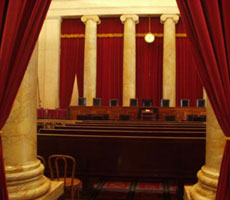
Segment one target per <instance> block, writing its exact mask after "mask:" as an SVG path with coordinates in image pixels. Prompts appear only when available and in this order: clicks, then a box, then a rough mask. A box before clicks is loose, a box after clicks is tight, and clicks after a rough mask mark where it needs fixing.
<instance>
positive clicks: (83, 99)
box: [78, 97, 86, 106]
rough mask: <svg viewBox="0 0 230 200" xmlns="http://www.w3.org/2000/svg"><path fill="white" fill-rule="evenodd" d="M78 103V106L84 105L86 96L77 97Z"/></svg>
mask: <svg viewBox="0 0 230 200" xmlns="http://www.w3.org/2000/svg"><path fill="white" fill-rule="evenodd" d="M78 105H79V106H86V98H85V97H79V98H78Z"/></svg>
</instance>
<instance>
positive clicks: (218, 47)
mask: <svg viewBox="0 0 230 200" xmlns="http://www.w3.org/2000/svg"><path fill="white" fill-rule="evenodd" d="M177 4H178V7H179V9H180V13H181V16H182V20H183V23H184V25H185V29H186V32H187V34H188V37H189V40H190V42H191V47H192V53H193V55H194V57H195V61H196V65H195V67H196V68H197V70H198V71H199V74H200V77H201V81H202V83H203V85H204V87H205V90H206V92H207V95H208V97H209V100H210V102H211V105H212V107H213V110H214V112H215V115H216V117H217V120H218V122H219V124H220V127H221V128H222V130H223V132H224V134H225V136H226V137H228V138H229V137H230V104H229V102H230V63H229V58H230V12H229V10H230V1H226V0H220V1H218V0H213V1H209V0H203V1H200V0H193V1H184V0H177ZM229 166H230V140H229V139H228V140H226V145H225V150H224V155H223V160H222V165H221V171H220V177H219V182H218V189H217V194H216V199H217V200H228V199H230V182H229V180H230V167H229Z"/></svg>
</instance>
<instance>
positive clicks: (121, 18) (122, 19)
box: [120, 15, 139, 24]
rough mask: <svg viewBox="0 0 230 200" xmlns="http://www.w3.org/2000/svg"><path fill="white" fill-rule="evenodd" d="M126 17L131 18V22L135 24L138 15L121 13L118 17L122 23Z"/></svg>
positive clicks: (137, 20)
mask: <svg viewBox="0 0 230 200" xmlns="http://www.w3.org/2000/svg"><path fill="white" fill-rule="evenodd" d="M127 19H132V20H133V22H135V23H136V24H138V23H139V17H138V15H121V17H120V20H121V22H122V24H124V23H125V21H126V20H127Z"/></svg>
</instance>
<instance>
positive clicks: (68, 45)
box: [59, 19, 84, 108]
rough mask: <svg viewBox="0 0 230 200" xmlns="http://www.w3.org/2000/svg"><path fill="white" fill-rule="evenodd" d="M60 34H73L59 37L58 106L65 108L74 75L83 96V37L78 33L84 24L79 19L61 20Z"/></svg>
mask: <svg viewBox="0 0 230 200" xmlns="http://www.w3.org/2000/svg"><path fill="white" fill-rule="evenodd" d="M61 34H62V35H65V34H67V35H70V34H75V37H66V38H65V37H62V38H61V59H60V60H61V61H60V85H59V99H60V108H67V107H68V106H69V105H70V101H71V97H72V93H73V86H74V80H75V76H77V85H78V91H79V96H80V97H82V96H83V77H84V38H83V37H79V34H84V24H83V23H82V22H81V20H80V19H66V20H63V21H62V27H61Z"/></svg>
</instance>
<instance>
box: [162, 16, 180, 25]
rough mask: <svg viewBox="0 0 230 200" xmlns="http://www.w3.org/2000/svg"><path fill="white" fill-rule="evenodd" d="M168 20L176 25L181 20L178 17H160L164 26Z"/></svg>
mask: <svg viewBox="0 0 230 200" xmlns="http://www.w3.org/2000/svg"><path fill="white" fill-rule="evenodd" d="M168 19H172V21H173V22H174V23H175V24H177V22H178V20H179V16H178V15H161V17H160V20H161V23H162V24H164V23H165V22H166V21H167V20H168Z"/></svg>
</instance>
